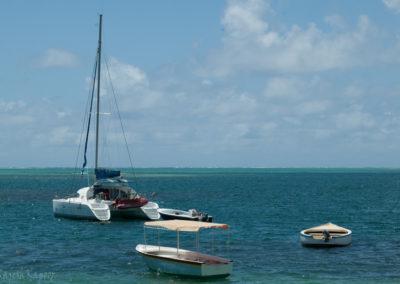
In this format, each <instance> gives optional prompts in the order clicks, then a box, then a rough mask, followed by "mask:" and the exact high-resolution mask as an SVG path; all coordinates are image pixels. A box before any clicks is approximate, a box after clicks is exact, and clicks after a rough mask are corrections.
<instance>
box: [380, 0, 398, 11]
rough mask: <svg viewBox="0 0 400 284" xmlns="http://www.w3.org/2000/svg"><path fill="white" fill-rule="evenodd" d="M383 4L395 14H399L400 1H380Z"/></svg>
mask: <svg viewBox="0 0 400 284" xmlns="http://www.w3.org/2000/svg"><path fill="white" fill-rule="evenodd" d="M382 2H383V4H385V6H386V7H388V8H389V9H390V10H392V11H394V12H395V13H396V14H399V13H400V0H382Z"/></svg>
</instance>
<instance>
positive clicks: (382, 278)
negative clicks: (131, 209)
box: [0, 168, 400, 283]
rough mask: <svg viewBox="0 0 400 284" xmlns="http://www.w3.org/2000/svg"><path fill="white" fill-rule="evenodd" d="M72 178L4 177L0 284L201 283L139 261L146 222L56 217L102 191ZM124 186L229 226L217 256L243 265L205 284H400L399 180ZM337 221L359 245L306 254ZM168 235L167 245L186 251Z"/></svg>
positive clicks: (287, 172)
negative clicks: (78, 198) (70, 202)
mask: <svg viewBox="0 0 400 284" xmlns="http://www.w3.org/2000/svg"><path fill="white" fill-rule="evenodd" d="M73 172H74V170H73V169H2V170H0V215H1V219H0V238H1V242H0V283H26V282H28V283H196V282H199V280H193V279H189V278H181V277H177V276H171V275H165V274H160V273H157V272H153V271H150V270H149V269H148V268H147V266H146V265H145V263H144V262H143V261H142V259H141V256H140V255H139V254H138V253H136V251H135V246H136V245H137V244H139V243H143V235H144V234H143V221H140V220H137V221H111V222H108V223H105V224H101V223H98V222H90V221H77V220H68V219H61V218H55V217H54V216H53V209H52V199H54V198H58V197H65V196H72V195H75V193H76V191H77V190H78V189H79V188H80V187H83V186H86V185H87V184H88V182H89V183H90V182H91V181H90V180H89V181H88V177H87V176H83V177H82V176H79V175H77V174H73ZM123 172H124V171H123ZM124 176H125V177H126V178H128V180H130V181H132V185H133V186H134V187H135V189H136V190H137V191H138V192H139V193H141V194H142V195H144V196H147V197H148V198H150V196H151V195H152V193H154V192H156V193H157V195H156V196H155V197H154V201H156V202H158V203H159V206H160V207H161V208H175V209H183V210H187V209H191V208H196V209H197V210H198V211H201V212H207V213H208V214H209V215H212V216H213V217H214V221H215V222H218V223H226V224H228V225H229V226H230V230H229V231H227V230H215V232H214V235H215V253H216V254H218V255H221V256H223V257H229V258H231V259H232V260H233V261H234V264H233V273H232V275H230V276H229V277H228V278H226V279H218V280H213V281H210V280H208V281H204V282H212V283H326V282H330V283H377V282H379V283H400V170H397V169H174V168H166V169H136V170H135V171H134V173H133V172H132V170H129V172H128V173H125V175H124ZM327 222H333V223H335V224H338V225H340V226H343V227H346V228H349V229H351V230H352V231H353V239H352V244H351V245H350V246H348V247H338V248H329V249H315V248H306V247H302V246H301V244H300V241H299V232H300V231H301V230H302V229H305V228H309V227H313V226H317V225H320V224H323V223H327ZM168 233H169V232H162V237H161V244H162V245H172V246H176V244H175V238H174V237H175V235H169V234H168ZM147 234H148V232H147V230H146V235H147ZM148 237H149V240H148V243H149V241H154V242H155V243H157V240H156V237H154V236H153V235H151V233H149V235H148ZM182 237H183V241H182V243H181V247H182V248H188V249H195V241H194V240H195V236H194V235H193V236H192V235H190V234H189V233H185V234H183V236H182ZM200 237H201V243H200V251H204V252H211V250H212V246H211V235H210V233H209V232H208V231H207V230H205V231H202V232H201V234H200ZM227 243H229V246H228V245H227Z"/></svg>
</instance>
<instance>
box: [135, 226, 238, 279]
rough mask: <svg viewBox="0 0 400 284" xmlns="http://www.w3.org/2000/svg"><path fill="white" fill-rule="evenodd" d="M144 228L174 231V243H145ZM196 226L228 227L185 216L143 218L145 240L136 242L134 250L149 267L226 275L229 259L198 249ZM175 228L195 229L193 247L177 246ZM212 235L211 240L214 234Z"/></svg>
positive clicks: (198, 275)
mask: <svg viewBox="0 0 400 284" xmlns="http://www.w3.org/2000/svg"><path fill="white" fill-rule="evenodd" d="M146 229H156V230H170V231H176V234H177V247H176V248H174V247H164V246H160V243H159V244H158V245H148V244H147V242H146ZM200 229H229V227H228V225H226V224H218V223H208V222H198V221H187V220H168V221H153V222H146V223H145V224H144V242H145V244H138V245H137V246H136V250H137V251H138V252H139V253H140V254H141V255H142V257H143V259H144V261H145V262H146V264H147V266H148V267H149V268H150V269H152V270H156V271H159V272H163V273H169V274H177V275H185V276H193V277H227V276H228V275H230V274H231V273H232V264H233V262H232V261H231V260H228V259H225V258H222V257H217V256H213V255H209V254H203V253H200V252H199V230H200ZM179 232H193V233H196V251H189V250H184V249H181V248H180V247H179V245H180V242H179V240H180V238H179ZM159 234H160V233H159V231H158V235H159ZM213 236H214V235H213ZM212 239H213V240H212V241H214V237H212ZM159 242H160V240H159ZM213 247H214V244H213Z"/></svg>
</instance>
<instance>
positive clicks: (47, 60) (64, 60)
mask: <svg viewBox="0 0 400 284" xmlns="http://www.w3.org/2000/svg"><path fill="white" fill-rule="evenodd" d="M78 64H79V59H78V57H77V56H76V55H75V54H73V53H71V52H69V51H66V50H62V49H55V48H49V49H47V50H46V51H45V52H44V54H43V55H42V56H41V57H40V58H39V66H40V67H43V68H47V67H75V66H77V65H78Z"/></svg>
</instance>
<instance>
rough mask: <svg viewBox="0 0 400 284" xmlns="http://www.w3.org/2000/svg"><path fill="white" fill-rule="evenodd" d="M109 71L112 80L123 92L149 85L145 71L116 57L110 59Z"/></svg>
mask: <svg viewBox="0 0 400 284" xmlns="http://www.w3.org/2000/svg"><path fill="white" fill-rule="evenodd" d="M109 71H110V77H111V81H112V82H113V84H115V85H116V86H118V90H119V91H121V92H127V91H132V89H136V88H140V87H147V86H148V85H149V82H148V79H147V75H146V74H145V73H144V72H143V71H141V70H140V69H139V68H137V67H135V66H133V65H131V64H127V63H124V62H120V61H118V60H117V59H116V58H111V59H110V62H109Z"/></svg>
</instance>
